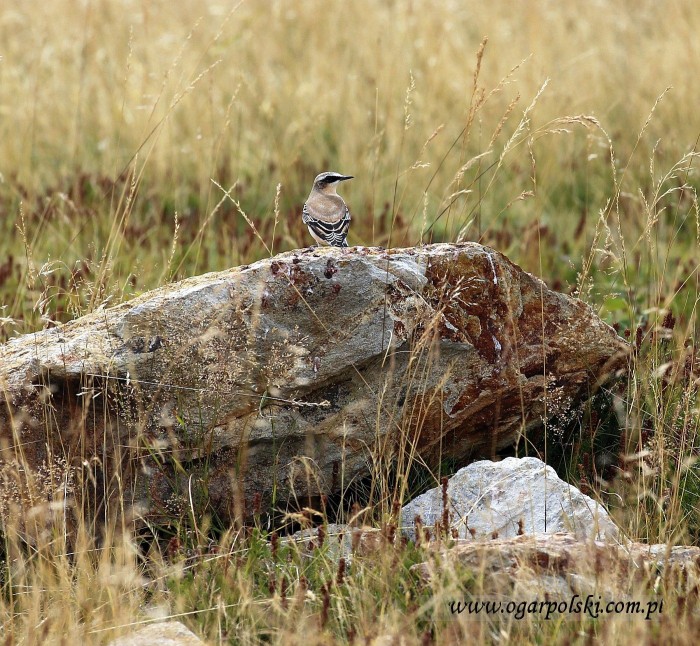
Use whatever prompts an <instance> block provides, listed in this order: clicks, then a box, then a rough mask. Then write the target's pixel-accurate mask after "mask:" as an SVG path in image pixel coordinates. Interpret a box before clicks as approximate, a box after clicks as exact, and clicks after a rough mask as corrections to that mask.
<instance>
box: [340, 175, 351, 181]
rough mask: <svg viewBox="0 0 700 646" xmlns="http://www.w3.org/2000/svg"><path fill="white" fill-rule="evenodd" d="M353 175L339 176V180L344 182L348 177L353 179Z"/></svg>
mask: <svg viewBox="0 0 700 646" xmlns="http://www.w3.org/2000/svg"><path fill="white" fill-rule="evenodd" d="M353 177H354V176H353V175H343V176H342V177H339V178H338V181H339V182H344V181H345V180H346V179H353Z"/></svg>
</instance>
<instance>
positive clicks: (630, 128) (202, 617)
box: [0, 0, 700, 644]
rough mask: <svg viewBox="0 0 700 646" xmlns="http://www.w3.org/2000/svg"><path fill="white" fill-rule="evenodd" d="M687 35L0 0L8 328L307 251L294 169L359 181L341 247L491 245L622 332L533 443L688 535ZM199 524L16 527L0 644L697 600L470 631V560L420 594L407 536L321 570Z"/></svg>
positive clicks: (394, 10)
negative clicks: (149, 534)
mask: <svg viewBox="0 0 700 646" xmlns="http://www.w3.org/2000/svg"><path fill="white" fill-rule="evenodd" d="M698 33H700V5H699V4H698V3H697V2H695V1H694V0H673V1H667V2H658V1H651V0H641V1H640V0H635V1H632V0H625V1H618V2H614V1H612V0H591V1H589V2H585V3H583V2H580V3H579V2H561V1H559V0H556V1H555V0H541V1H538V2H535V1H528V2H508V3H506V2H478V1H476V0H474V1H467V0H452V1H450V0H445V1H440V2H438V1H437V0H433V1H428V0H412V1H406V2H401V1H393V0H381V1H379V0H353V1H352V2H341V1H339V0H324V1H317V0H307V1H305V2H292V1H283V0H249V1H248V2H242V3H240V5H238V4H236V3H234V2H223V1H222V2H214V1H213V0H207V1H200V2H182V3H178V2H165V1H163V0H155V1H152V2H151V1H149V2H142V1H136V0H122V1H120V2H115V1H110V0H90V1H85V2H80V3H76V2H68V1H67V0H62V1H61V0H57V1H54V2H38V1H36V0H30V1H27V0H22V1H20V0H4V1H3V2H2V4H1V5H0V339H1V340H5V339H7V338H9V337H12V336H14V335H17V334H21V333H26V332H30V331H33V330H37V329H41V328H42V327H45V326H51V325H55V324H56V323H57V322H62V321H66V320H69V319H72V318H74V317H76V316H79V315H81V314H84V313H86V312H89V311H91V310H93V309H95V308H97V307H100V306H103V305H105V304H114V303H117V302H120V301H121V300H124V299H128V298H129V297H131V296H132V295H134V294H137V293H140V292H142V291H145V290H148V289H151V288H153V287H156V286H158V285H162V284H164V283H167V282H168V281H171V280H175V279H178V278H181V277H184V276H188V275H192V274H195V273H201V272H205V271H211V270H219V269H223V268H226V267H229V266H232V265H237V264H242V263H247V262H251V261H254V260H256V259H259V258H261V257H263V256H265V255H268V254H269V253H270V251H273V252H277V251H282V250H287V249H291V248H295V247H300V246H306V245H308V244H310V243H311V239H310V238H309V237H308V234H307V233H306V232H305V229H304V227H303V226H302V223H301V220H300V215H299V211H300V205H301V203H302V202H303V200H304V198H305V196H306V194H307V192H308V190H309V188H310V184H311V180H312V178H313V177H314V176H315V175H316V173H317V172H319V171H322V170H330V169H332V170H337V171H340V172H344V173H348V174H352V175H355V177H356V179H355V180H353V181H352V182H349V183H347V184H346V185H344V187H343V188H344V190H343V195H344V197H345V199H346V201H347V202H348V204H349V205H350V207H351V210H352V212H353V217H354V219H353V223H352V227H351V230H350V243H351V244H365V245H370V244H376V245H383V246H408V245H414V244H418V243H420V242H430V241H455V240H477V241H482V242H484V243H486V244H489V245H492V246H494V247H495V248H497V249H499V250H500V251H502V252H504V253H506V254H507V255H508V256H509V257H510V258H511V259H512V260H513V261H515V262H517V263H519V264H520V265H521V266H523V267H524V268H525V269H526V270H528V271H531V272H533V273H535V274H537V275H539V276H541V277H542V278H543V279H544V280H545V281H546V282H547V283H548V284H549V285H550V286H552V287H554V288H556V289H559V290H561V291H565V292H570V293H574V294H577V295H579V296H580V297H581V298H583V299H584V300H585V301H587V302H588V303H590V304H591V305H592V306H593V307H594V308H596V309H597V310H599V312H600V314H601V316H602V317H603V318H604V319H605V320H607V321H608V322H610V323H611V324H616V325H619V330H620V333H621V334H626V335H628V337H629V338H630V340H631V341H632V342H633V343H634V344H635V346H636V347H637V352H636V353H635V356H634V360H633V365H632V371H631V374H630V378H629V381H626V382H624V383H618V384H615V385H613V386H612V387H610V389H608V390H606V391H605V392H604V395H603V396H601V397H600V399H601V400H607V403H608V404H609V405H608V406H602V404H601V408H602V410H604V411H606V414H604V415H603V414H600V413H599V411H598V410H597V409H594V410H593V411H592V412H591V414H589V415H587V416H585V417H584V418H582V421H581V423H580V424H579V426H578V427H577V428H576V429H575V431H572V430H571V429H568V431H567V432H568V435H567V432H563V434H562V433H560V434H559V435H558V436H557V437H559V438H564V439H562V440H561V441H559V440H557V441H555V442H553V443H550V444H551V445H552V446H553V448H552V454H551V455H552V457H553V458H557V459H558V457H559V456H558V454H557V447H558V450H559V453H560V454H561V455H562V456H563V458H565V459H562V462H561V464H557V465H556V466H558V467H560V468H561V469H562V470H563V471H566V470H568V473H569V475H570V479H571V481H572V482H574V483H575V484H579V485H582V486H583V487H584V488H585V489H586V490H587V491H588V492H591V493H592V494H593V495H597V496H599V497H600V498H601V499H602V500H603V501H605V502H606V503H607V504H608V505H609V507H610V508H611V509H612V511H613V513H614V515H615V517H616V519H617V521H618V522H619V523H620V524H621V526H622V527H623V528H624V530H625V531H626V532H627V533H628V534H629V536H631V537H632V538H635V539H638V540H648V541H650V542H659V541H669V542H673V543H691V544H700V512H699V511H698V509H699V500H698V497H699V495H700V464H698V461H697V460H698V457H697V456H698V451H699V450H700V437H699V436H698V415H699V413H698V408H697V378H698V374H699V371H698V366H697V359H696V350H695V347H696V346H695V337H696V335H697V332H698V329H697V328H698V322H697V312H696V303H697V300H698V294H699V292H698V274H697V268H698V257H699V254H698V240H699V239H700V218H699V214H698V201H697V195H696V189H697V187H698V186H699V185H700V182H698V174H697V172H698V168H700V160H698V159H696V150H697V148H696V146H697V142H698V138H699V137H700V121H698V118H697V106H698V102H699V99H700V95H699V94H698V88H697V83H696V81H695V79H696V77H697V69H698V67H699V65H700V45H699V44H698V43H699V41H698V39H697V34H698ZM217 185H220V186H221V187H223V188H224V189H226V190H229V189H230V195H231V197H232V198H233V199H228V198H226V197H225V195H224V193H223V192H222V190H221V188H219V186H217ZM256 232H257V233H256ZM263 243H264V244H263ZM268 250H269V251H268ZM550 430H551V435H552V436H554V435H555V433H554V431H560V430H561V429H550ZM600 444H605V445H606V446H607V447H608V449H607V453H604V455H606V456H607V457H608V464H607V466H605V465H603V464H602V463H601V461H600V460H598V461H596V460H595V459H593V458H592V457H591V452H592V448H593V446H594V445H595V446H599V445H600ZM403 466H404V467H405V466H406V465H403ZM604 466H605V468H603V467H604ZM379 475H381V474H379ZM385 475H386V478H385V481H388V478H389V476H388V473H387V474H385ZM187 515H188V511H187V510H185V511H184V512H183V518H182V519H181V520H182V523H181V526H179V527H175V529H173V528H170V530H169V531H170V532H171V533H170V534H169V535H167V536H165V537H163V536H161V537H160V540H152V541H146V540H143V541H142V542H141V543H139V542H137V541H135V539H134V538H133V537H130V536H121V535H114V536H107V537H106V539H105V540H104V541H103V542H102V543H100V544H95V543H94V542H92V541H91V537H90V535H89V533H88V532H87V531H83V530H80V529H78V530H77V531H76V532H74V533H73V535H72V538H71V539H70V540H69V539H68V538H67V537H66V535H65V534H64V533H62V532H61V531H60V530H57V531H56V532H55V533H54V534H51V535H48V536H44V537H43V538H42V539H41V540H40V541H38V542H36V543H35V544H34V545H31V546H28V545H26V544H24V543H23V542H22V541H21V540H20V538H19V537H18V534H17V532H16V531H15V530H14V528H13V527H10V526H8V527H5V528H4V530H3V533H2V537H3V541H2V550H1V551H0V583H1V585H2V594H1V595H0V636H2V637H3V638H4V639H5V640H6V643H8V644H9V643H20V644H39V643H41V644H44V643H59V642H60V643H71V644H72V643H79V642H82V643H105V642H106V641H108V640H109V639H110V638H112V637H113V636H115V635H116V634H118V633H121V632H124V630H125V629H126V627H128V626H129V625H132V624H138V623H139V622H142V621H146V620H148V619H149V618H153V617H156V616H169V617H177V618H179V619H181V620H182V621H184V622H185V623H186V624H187V625H188V626H190V627H191V628H192V629H193V630H194V631H195V632H197V633H198V634H199V635H201V636H202V637H203V638H205V639H208V640H210V641H211V642H212V643H216V642H217V641H218V640H223V641H230V642H241V643H259V642H262V641H266V642H272V643H290V642H291V641H293V640H298V641H301V640H302V639H303V640H304V642H305V643H316V642H318V643H328V642H330V641H333V640H339V641H343V640H346V641H352V640H353V639H354V640H356V642H357V643H371V642H372V640H373V639H375V638H380V637H391V636H393V639H394V641H386V642H384V641H382V642H381V643H406V644H414V643H432V642H435V643H440V644H442V643H458V642H462V641H464V640H466V639H469V640H470V641H476V642H477V643H481V642H484V643H490V642H503V643H505V642H508V643H510V642H514V643H533V642H538V643H559V642H561V643H572V642H578V641H582V642H588V641H591V642H594V641H596V639H597V638H600V639H602V640H604V641H606V642H607V643H621V644H626V643H630V644H631V643H635V644H636V643H639V642H652V641H654V640H661V641H664V639H665V638H666V637H668V636H669V635H671V634H673V635H674V636H675V637H676V638H677V639H678V641H679V643H683V642H685V643H695V640H696V638H697V634H698V632H700V626H699V625H698V620H697V617H698V615H697V594H696V597H695V598H692V596H691V597H688V599H685V598H683V600H682V601H679V598H680V597H682V596H683V595H684V594H685V593H683V595H682V594H681V592H680V591H679V590H678V589H676V588H674V587H673V586H668V587H667V588H666V587H664V585H663V584H662V585H659V582H658V581H657V582H656V586H657V587H656V588H655V591H656V594H657V595H662V596H663V597H664V599H665V600H666V603H665V605H664V613H663V615H661V616H659V617H656V618H654V619H652V620H651V621H644V619H643V618H641V619H638V618H633V619H631V620H629V621H628V620H627V619H625V618H617V619H614V618H603V619H599V620H597V621H594V620H592V619H590V618H586V617H582V618H578V619H575V620H567V621H545V620H544V619H541V618H538V617H532V616H529V617H525V618H524V619H522V620H520V621H516V620H514V619H513V618H512V617H508V616H505V617H494V618H492V619H491V620H490V621H480V622H477V623H476V624H475V623H469V622H467V621H466V620H465V618H464V617H463V616H460V617H457V618H456V617H452V616H451V615H450V614H449V612H448V611H447V603H448V601H449V600H453V599H456V598H464V597H465V595H468V594H469V593H470V592H473V591H475V590H478V575H476V574H472V575H470V574H469V573H461V574H462V575H463V576H461V577H458V576H455V573H447V574H446V575H445V577H444V578H443V579H441V580H439V581H437V582H435V581H434V582H433V583H432V585H431V586H430V587H428V588H425V587H421V586H420V585H419V583H418V581H417V580H416V578H415V577H414V576H413V575H412V574H410V573H409V572H408V566H410V565H411V564H412V563H414V562H416V561H418V560H419V559H421V549H422V548H419V547H414V546H407V547H406V548H396V549H394V548H387V549H386V550H380V551H379V553H378V554H373V555H368V556H366V557H360V556H358V557H356V558H355V559H354V560H353V562H352V564H348V565H347V569H344V570H343V569H342V567H341V570H339V565H338V562H337V560H334V559H333V558H332V557H331V556H330V554H329V552H328V547H327V545H326V546H324V547H321V548H320V549H317V550H316V551H315V552H313V553H311V554H306V553H305V551H304V549H302V548H299V549H296V548H292V547H289V546H279V547H277V546H276V545H277V544H276V543H275V542H274V541H273V544H272V545H271V544H270V543H269V542H268V540H267V539H269V538H270V536H269V535H268V529H267V528H257V529H256V530H255V531H253V532H252V533H251V532H247V533H246V532H241V531H238V532H234V531H224V533H223V534H222V533H221V532H207V527H206V523H205V524H204V525H202V523H201V519H197V523H195V524H194V528H193V523H192V522H189V521H191V520H192V519H191V518H190V519H188V518H187ZM363 520H364V522H367V523H368V524H370V525H374V526H377V527H383V529H384V531H385V532H386V531H393V529H392V527H391V522H392V521H391V519H390V518H388V517H387V516H386V515H385V516H383V517H382V515H381V514H380V513H378V512H377V513H373V509H372V508H369V509H367V510H366V511H365V513H364V516H363ZM59 526H60V523H59ZM139 550H140V552H141V556H139ZM475 577H476V578H475ZM652 583H653V582H652ZM693 604H695V605H693ZM693 608H694V610H693ZM693 613H694V618H693ZM399 640H403V641H399ZM377 643H379V642H377Z"/></svg>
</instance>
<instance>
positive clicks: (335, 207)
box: [301, 171, 353, 247]
mask: <svg viewBox="0 0 700 646" xmlns="http://www.w3.org/2000/svg"><path fill="white" fill-rule="evenodd" d="M349 179H353V176H352V175H341V174H340V173H335V172H333V171H326V172H325V173H321V174H319V175H317V176H316V179H315V180H314V185H313V186H312V188H311V193H309V197H308V198H307V200H306V202H305V204H304V208H303V209H302V213H301V219H302V221H303V222H304V224H305V225H306V226H307V227H308V228H309V233H310V234H311V237H312V238H313V239H314V240H316V242H318V244H319V245H330V246H331V247H347V246H348V241H347V237H348V229H349V228H350V211H349V210H348V207H347V205H346V204H345V201H344V200H343V198H342V197H340V195H338V193H337V192H336V191H337V189H338V184H340V182H345V181H346V180H349Z"/></svg>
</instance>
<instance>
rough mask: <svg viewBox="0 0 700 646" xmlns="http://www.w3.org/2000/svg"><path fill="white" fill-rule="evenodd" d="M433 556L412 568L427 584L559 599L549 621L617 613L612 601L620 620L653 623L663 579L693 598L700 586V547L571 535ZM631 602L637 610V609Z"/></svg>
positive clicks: (486, 594)
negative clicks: (461, 584) (454, 583)
mask: <svg viewBox="0 0 700 646" xmlns="http://www.w3.org/2000/svg"><path fill="white" fill-rule="evenodd" d="M429 554H430V556H429V558H428V560H426V561H425V562H423V563H417V564H416V565H414V566H412V567H411V571H412V572H413V573H414V574H415V575H416V576H418V577H419V579H421V580H422V581H423V582H425V583H428V582H430V581H432V580H434V579H436V578H438V579H443V580H444V579H448V580H449V579H458V580H464V581H469V580H471V581H473V582H474V583H475V585H474V587H473V588H472V591H473V594H474V598H476V599H480V598H489V599H497V600H503V602H504V603H505V602H508V601H512V600H517V601H519V602H523V601H524V602H526V603H527V602H530V601H531V600H535V599H539V600H540V601H542V600H548V601H553V602H554V603H553V604H552V613H551V615H548V616H547V618H550V617H558V616H560V615H564V616H565V615H567V614H580V613H583V614H587V615H588V616H590V617H595V616H596V615H597V616H604V615H605V614H606V612H607V613H608V614H615V610H614V608H613V607H612V606H611V607H610V609H608V610H606V607H607V606H608V604H609V603H610V602H612V603H613V605H614V604H615V603H618V602H625V606H624V608H623V611H620V610H619V609H618V610H617V614H624V612H626V613H627V614H638V615H641V616H644V615H645V614H646V613H649V615H648V616H647V618H649V616H654V614H655V613H656V615H658V614H661V613H662V612H663V603H662V602H663V594H662V593H654V591H655V590H656V589H657V587H658V582H659V580H660V578H662V579H663V581H664V585H665V586H668V587H671V588H673V589H676V590H677V591H678V594H679V595H681V596H682V595H684V594H689V595H691V596H693V595H694V594H695V591H696V590H697V586H698V585H700V547H690V546H680V545H679V546H671V545H663V544H659V545H646V544H644V543H637V542H634V541H625V542H624V543H622V544H617V545H613V544H611V543H608V542H604V541H596V540H587V541H582V540H581V539H580V538H579V537H578V536H576V535H575V534H572V533H571V532H556V533H553V534H549V533H547V534H526V535H523V536H516V537H514V538H504V539H501V538H499V539H495V540H474V539H458V540H456V541H449V542H433V543H431V544H430V545H429ZM627 601H632V602H633V603H634V604H635V605H634V607H632V609H631V611H630V609H629V608H628V607H627V605H626V602H627ZM637 602H639V606H636V603H637ZM560 603H562V604H563V605H562V607H561V608H560V609H559V610H556V609H555V608H558V607H559V604H560ZM574 606H576V607H578V610H577V611H576V612H573V610H574ZM652 609H653V611H652ZM542 614H544V613H542Z"/></svg>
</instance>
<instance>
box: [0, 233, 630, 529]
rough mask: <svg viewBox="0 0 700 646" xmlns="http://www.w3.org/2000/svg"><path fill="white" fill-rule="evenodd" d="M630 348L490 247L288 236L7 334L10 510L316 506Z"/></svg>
mask: <svg viewBox="0 0 700 646" xmlns="http://www.w3.org/2000/svg"><path fill="white" fill-rule="evenodd" d="M627 352H628V346H627V344H626V343H625V342H624V341H623V340H622V339H621V338H620V337H618V336H617V334H616V333H615V332H614V330H613V329H612V328H610V327H609V326H608V325H606V324H605V323H603V322H602V321H601V320H600V319H599V318H598V317H597V316H596V315H595V314H594V313H593V312H592V310H591V309H590V308H589V307H588V306H587V305H585V304H584V303H582V302H581V301H578V300H576V299H574V298H570V297H567V296H565V295H562V294H559V293H556V292H553V291H551V290H549V289H547V287H546V286H545V285H544V283H542V282H541V281H540V280H538V279H537V278H535V277H533V276H532V275H530V274H528V273H526V272H524V271H522V270H521V269H520V268H519V267H517V266H516V265H514V264H513V263H512V262H510V261H509V260H508V259H507V258H505V257H504V256H503V255H501V254H499V253H498V252H496V251H494V250H492V249H489V248H487V247H483V246H481V245H478V244H473V243H465V244H460V245H451V244H438V245H430V246H425V247H416V248H408V249H395V250H392V251H386V250H383V249H379V248H363V247H355V248H351V249H336V248H326V249H307V250H303V251H295V252H288V253H284V254H280V255H278V256H275V257H272V258H269V259H265V260H261V261H259V262H256V263H255V264H253V265H250V266H244V267H237V268H234V269H231V270H228V271H224V272H219V273H211V274H205V275H202V276H196V277H193V278H190V279H187V280H184V281H182V282H179V283H173V284H171V285H167V286H165V287H162V288H160V289H156V290H154V291H151V292H148V293H145V294H143V295H141V296H139V297H138V298H135V299H133V300H132V301H129V302H127V303H124V304H121V305H118V306H116V307H112V308H105V309H100V310H98V311H95V312H94V313H92V314H90V315H87V316H84V317H82V318H80V319H77V320H75V321H73V322H70V323H68V324H66V325H63V326H60V327H57V328H52V329H47V330H43V331H41V332H37V333H35V334H28V335H24V336H22V337H19V338H16V339H13V340H11V341H10V342H8V343H6V344H5V345H3V346H0V388H1V389H2V395H3V397H4V405H3V406H2V407H0V441H1V442H2V444H1V445H0V448H1V449H2V451H1V453H0V456H2V457H1V462H2V467H1V468H0V486H3V487H4V488H5V491H6V495H5V497H4V498H3V502H2V504H0V507H1V509H0V511H7V508H8V503H7V500H10V501H14V502H15V503H16V504H18V505H25V504H38V501H43V502H46V500H47V498H49V499H54V500H55V499H56V498H57V497H61V496H64V497H68V498H70V497H71V496H72V495H74V494H78V493H80V495H81V496H82V497H83V499H88V498H89V500H87V502H85V500H84V501H83V503H82V505H83V507H84V508H86V509H88V510H92V512H94V513H97V512H98V511H101V510H104V508H105V503H108V502H110V501H113V500H117V499H118V500H119V501H120V502H119V507H120V508H124V509H130V508H131V509H134V510H136V513H137V515H138V514H141V515H145V516H147V517H150V518H152V519H158V518H169V517H173V516H178V515H179V516H182V514H187V513H189V512H190V510H192V509H197V510H203V511H207V512H208V513H211V514H213V515H214V516H216V517H218V518H220V519H221V520H222V521H223V522H228V521H230V520H231V519H232V518H234V517H238V518H249V517H250V516H251V514H253V513H255V512H257V511H263V512H264V511H267V510H270V509H273V508H275V509H279V508H282V509H284V508H285V506H286V505H287V503H288V502H289V501H291V502H292V504H294V505H301V504H304V505H305V504H309V502H313V499H318V496H319V495H321V494H333V493H337V492H339V491H341V490H342V489H343V488H344V487H346V486H347V485H348V483H349V482H350V481H351V480H353V479H355V478H358V477H364V476H367V475H369V474H370V473H371V472H372V465H375V466H376V458H377V456H379V457H381V459H383V460H392V459H394V458H396V457H398V459H402V456H403V455H405V452H406V451H407V450H408V448H407V447H409V446H411V447H413V449H415V450H416V451H417V452H418V453H419V454H420V455H421V457H422V458H423V459H424V460H425V461H426V462H427V463H429V464H431V463H432V464H435V463H436V462H437V461H438V460H439V459H444V458H447V457H455V458H458V459H463V458H467V457H469V456H480V455H481V456H490V455H493V453H494V452H495V451H497V450H498V449H501V448H503V447H506V446H508V445H511V444H512V443H513V442H514V441H515V440H516V439H517V437H518V436H519V435H520V434H521V433H523V432H525V433H527V432H528V431H529V430H530V429H532V428H533V427H538V426H540V425H541V424H542V423H543V420H544V419H545V416H549V415H553V414H557V413H561V411H562V410H566V409H567V408H569V407H572V406H574V405H576V403H577V402H578V401H579V400H581V398H584V397H587V396H588V395H589V393H590V392H591V391H592V389H594V387H595V386H596V385H597V384H598V383H599V382H600V380H602V379H605V378H606V377H607V376H609V375H610V374H611V373H613V372H615V371H616V370H619V369H620V368H624V366H626V361H627V358H626V357H627ZM31 478H34V482H33V485H32V486H27V482H28V481H29V480H31ZM37 479H38V480H37ZM37 492H40V493H39V494H37ZM47 494H48V495H47ZM86 505H87V507H86ZM10 506H11V505H10Z"/></svg>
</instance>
